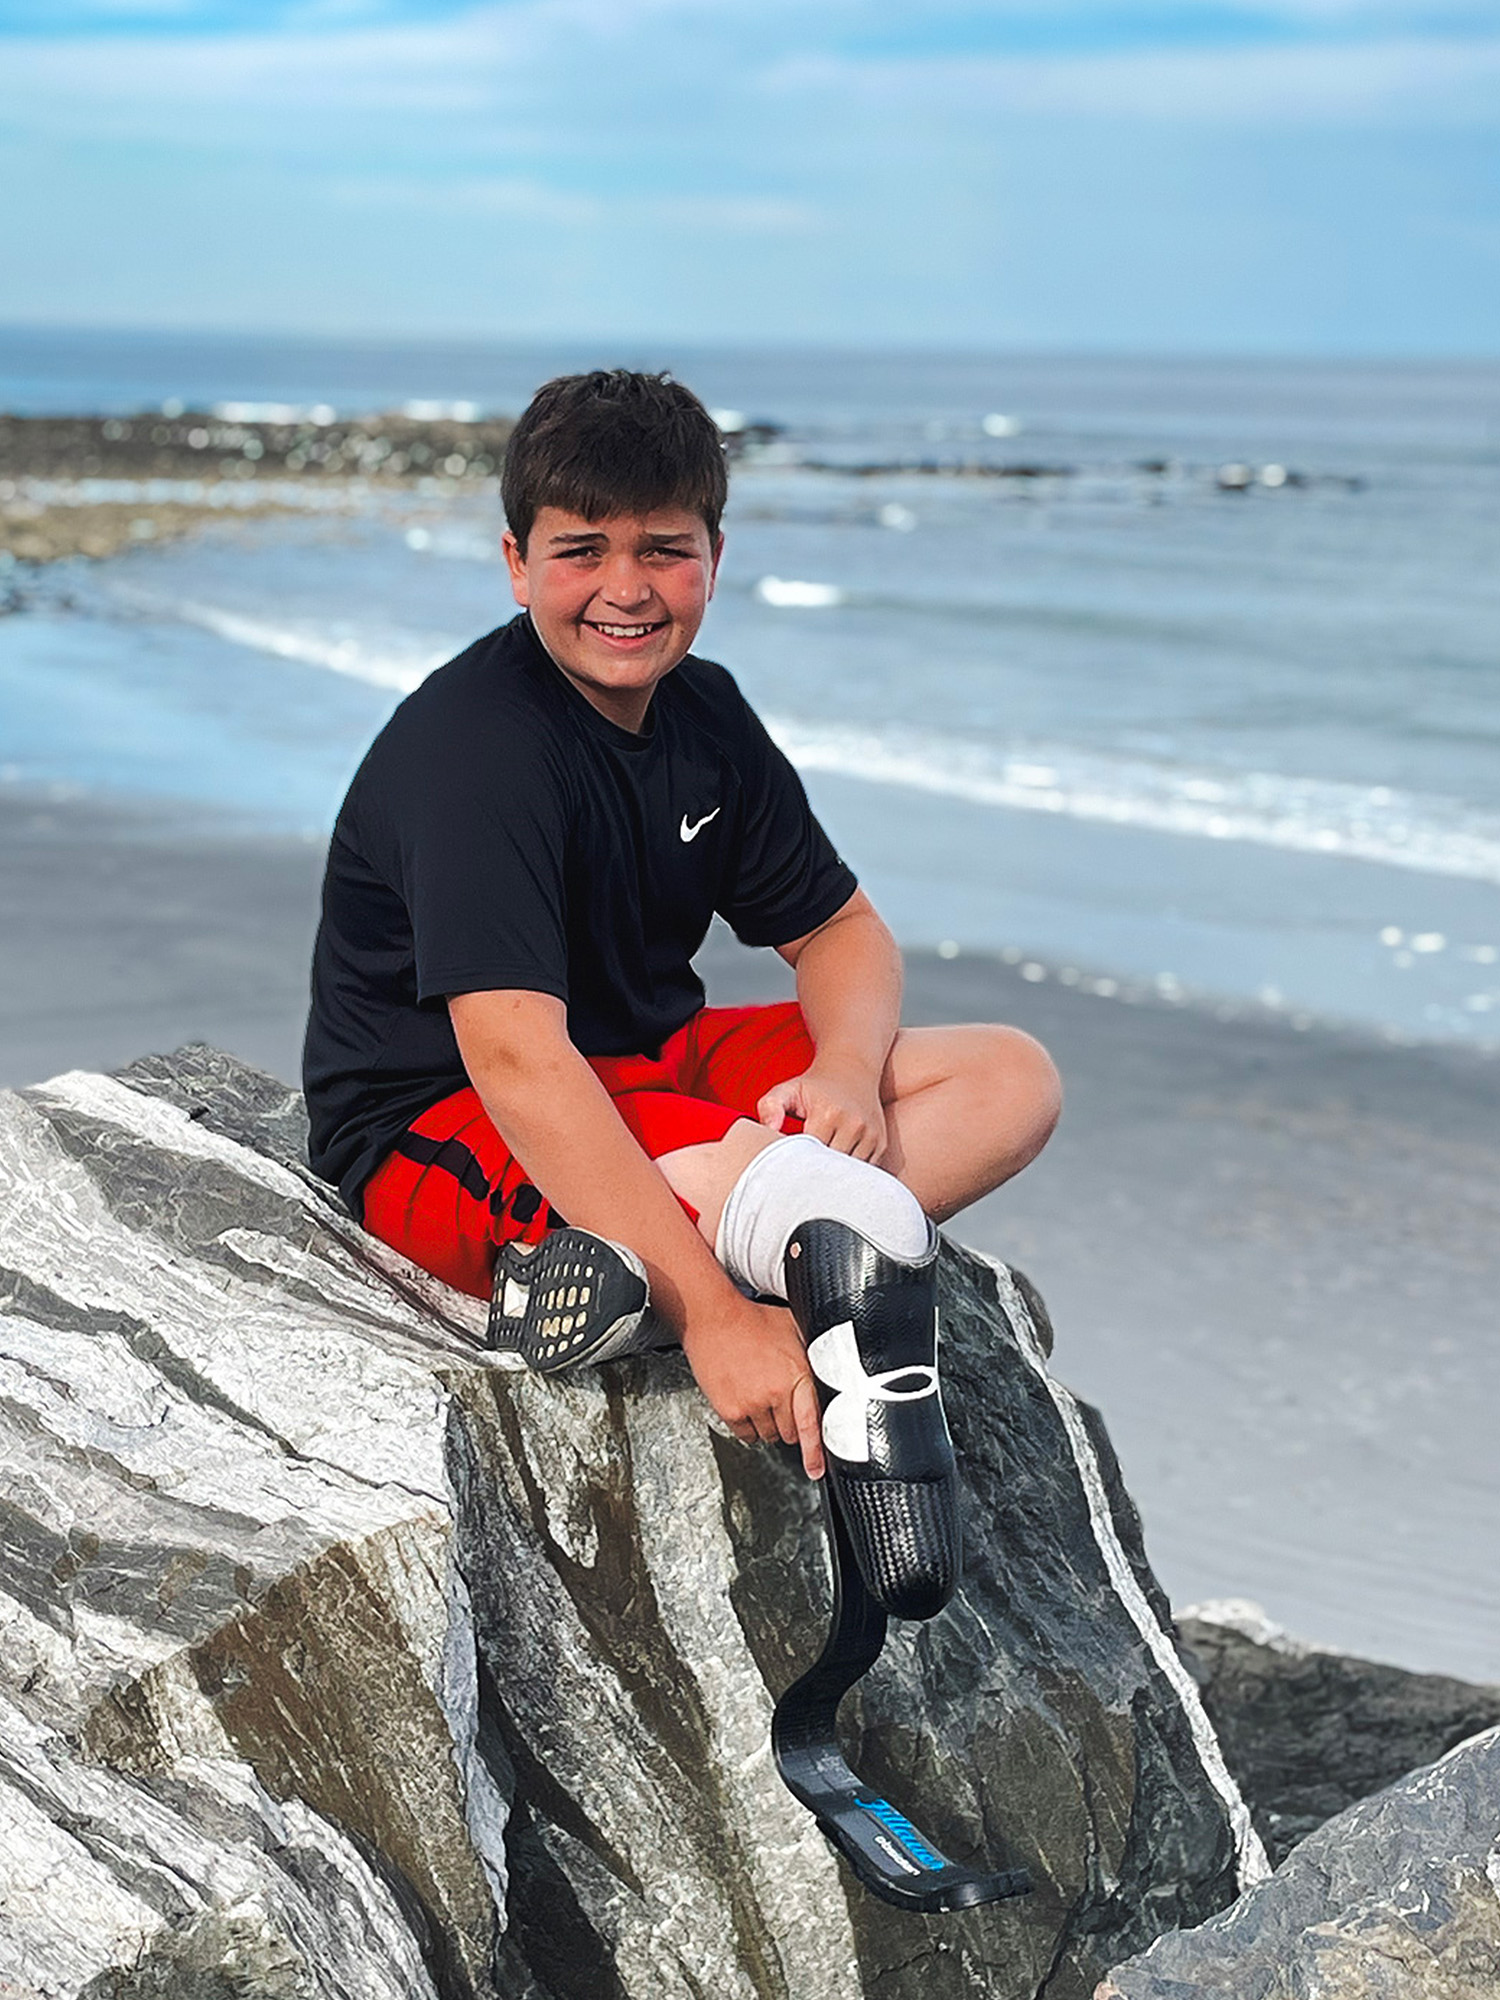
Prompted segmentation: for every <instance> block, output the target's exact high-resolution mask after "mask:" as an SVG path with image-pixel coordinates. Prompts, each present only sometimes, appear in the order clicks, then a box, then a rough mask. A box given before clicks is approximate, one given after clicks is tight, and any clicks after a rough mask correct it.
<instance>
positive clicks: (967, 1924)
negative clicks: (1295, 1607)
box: [0, 1050, 1264, 2000]
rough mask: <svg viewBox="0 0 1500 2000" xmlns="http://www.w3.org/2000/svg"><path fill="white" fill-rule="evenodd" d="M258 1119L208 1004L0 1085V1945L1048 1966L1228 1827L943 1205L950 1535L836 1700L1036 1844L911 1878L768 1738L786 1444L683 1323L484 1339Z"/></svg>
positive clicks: (812, 1650)
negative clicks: (876, 1861)
mask: <svg viewBox="0 0 1500 2000" xmlns="http://www.w3.org/2000/svg"><path fill="white" fill-rule="evenodd" d="M301 1137H302V1126H301V1115H300V1106H299V1104H298V1103H297V1101H296V1099H295V1098H294V1097H291V1096H289V1094H288V1093H287V1092H286V1091H285V1090H284V1089H283V1088H282V1087H281V1086H279V1085H276V1084H274V1083H273V1082H272V1081H271V1080H270V1079H267V1078H263V1077H258V1076H257V1075H256V1074H255V1073H254V1072H251V1071H248V1070H246V1069H244V1068H242V1067H241V1066H239V1065H238V1064H236V1063H234V1062H233V1061H232V1060H231V1059H229V1058H227V1057H222V1056H217V1055H215V1054H214V1053H213V1052H212V1051H204V1050H188V1051H180V1052H179V1053H178V1055H177V1056H175V1057H172V1058H165V1059H152V1060H151V1061H149V1062H146V1063H142V1064H138V1065H136V1066H134V1067H133V1069H132V1070H131V1071H129V1072H127V1073H126V1075H125V1077H124V1078H123V1079H109V1078H104V1077H98V1076H88V1075H82V1074H74V1075H70V1076H66V1077H61V1078H57V1079H55V1080H54V1081H53V1082H51V1083H50V1084H47V1085H44V1086H41V1087H39V1088H38V1089H36V1090H34V1091H30V1092H27V1093H26V1094H25V1095H24V1096H22V1097H15V1096H9V1095H7V1096H0V1217H3V1221H0V1381H3V1385H4V1394H3V1400H0V1520H3V1532H4V1540H5V1556H6V1560H5V1564H4V1570H3V1575H0V1592H3V1594H0V1667H3V1672H4V1677H5V1684H6V1686H7V1687H9V1688H10V1689H11V1690H12V1693H13V1702H14V1705H13V1706H9V1707H6V1708H5V1709H3V1710H0V1845H3V1847H4V1848H5V1851H6V1862H7V1867H6V1873H7V1875H8V1876H9V1877H10V1878H11V1879H12V1880H20V1881H21V1882H22V1888H21V1890H20V1891H19V1892H18V1893H12V1894H10V1895H8V1896H7V1897H5V1898H4V1899H3V1900H0V1993H4V1994H8V1993H9V1992H10V1991H11V1989H12V1988H14V1989H15V1990H17V1991H18V1992H21V1993H24V1994H27V1995H30V1994H32V1993H36V1994H45V1995H47V1996H49V2000H51V1996H57V2000H64V1996H68V1997H69V2000H71V1996H75V1995H76V1996H79V2000H82V1996H85V1995H87V1996H89V2000H103V1996H105V1995H111V1996H113V1995H119V1996H131V2000H134V1996H136V1995H139V1996H141V2000H144V1996H145V1995H146V1994H148V1993H149V1994H151V1995H153V1996H165V2000H220V1996H224V2000H228V1996H231V1995H234V1996H238V1995H245V1996H247V2000H248V1996H252V1995H253V1996H262V1995H265V1996H277V2000H279V1996H281V1995H282V1994H286V1995H297V1996H302V1995H308V1996H313V1995H317V1996H322V1995H330V1996H343V1995H345V1994H348V1995H350V1996H351V2000H352V1996H353V1995H356V1994H358V1995H360V1996H372V2000H384V1996H385V1995H386V1994H387V1993H390V1994H392V1995H397V1994H400V1995H404V1996H405V1995H410V1996H416V1997H417V2000H425V1996H427V1995H429V1994H432V1995H434V1996H441V2000H492V1997H493V2000H502V1997H504V2000H627V1996H628V2000H635V1996H640V2000H648V1996H649V2000H664V1996H679V1995H680V1996H682V2000H702V1996H704V1995H708V1994H712V1995H714V1996H715V2000H730V1996H745V2000H752V1997H753V2000H760V1996H770V1997H771V2000H825V1996H826V2000H855V1996H859V1995H865V1994H869V1995H879V1996H881V2000H906V1996H911V2000H916V1996H918V1995H920V1996H923V2000H948V1996H953V2000H958V1996H969V1995H973V1996H979V1995H981V1994H982V1995H984V1996H986V2000H1012V1996H1014V2000H1021V1996H1023V1995H1024V1996H1027V2000H1030V1996H1034V1995H1042V1994H1045V1995H1047V1996H1050V2000H1074V1996H1080V2000H1081V1996H1083V1995H1085V1994H1087V1993H1088V1992H1089V1991H1090V1990H1091V1989H1092V1987H1093V1985H1094V1984H1095V1982H1096V1981H1097V1979H1098V1978H1099V1976H1100V1975H1101V1973H1102V1972H1103V1970H1104V1969H1105V1968H1106V1967H1107V1966H1109V1965H1111V1964H1115V1963H1118V1962H1119V1961H1120V1960H1121V1959H1122V1958H1124V1957H1127V1956H1129V1955H1130V1954H1131V1953H1132V1952H1137V1951H1139V1950H1140V1949H1142V1948H1143V1947H1144V1946H1145V1945H1147V1944H1149V1943H1150V1941H1151V1940H1152V1939H1153V1938H1155V1937H1156V1936H1158V1935H1159V1933H1161V1932H1162V1931H1163V1930H1165V1929H1167V1928H1169V1927H1171V1926H1185V1925H1191V1924H1195V1923H1200V1922H1201V1921H1202V1920H1203V1919H1204V1918H1205V1917H1207V1916H1209V1915H1210V1914H1211V1913H1212V1912H1214V1911H1215V1910H1218V1909H1221V1908H1222V1907H1223V1906H1224V1905H1225V1904H1226V1903H1228V1902H1229V1901H1230V1900H1231V1898H1232V1897H1233V1896H1234V1895H1235V1894H1236V1893H1237V1892H1238V1891H1239V1890H1240V1889H1241V1888H1242V1887H1244V1886H1246V1885H1247V1884H1249V1883H1251V1882H1253V1881H1255V1880H1256V1879H1258V1877H1259V1875H1260V1873H1261V1872H1262V1870H1263V1866H1264V1863H1263V1858H1262V1856H1261V1850H1260V1845H1259V1841H1258V1839H1257V1837H1256V1835H1255V1833H1254V1831H1253V1829H1252V1828H1251V1825H1250V1821H1249V1815H1248V1813H1247V1811H1246V1809H1245V1807H1244V1805H1243V1803H1242V1801H1241V1799H1240V1797H1239V1794H1238V1792H1237V1790H1236V1788H1235V1786H1234V1783H1233V1780H1232V1779H1231V1778H1230V1777H1229V1775H1228V1772H1227V1770H1226V1769H1225V1767H1224V1763H1223V1759H1222V1756H1221V1755H1220V1752H1219V1749H1218V1746H1217V1743H1216V1740H1215V1738H1214V1736H1213V1733H1212V1730H1211V1729H1210V1727H1209V1725H1208V1723H1207V1720H1206V1718H1205V1716H1204V1714H1203V1710H1202V1708H1201V1705H1200V1703H1199V1700H1198V1695H1197V1690H1196V1687H1195V1685H1194V1683H1193V1681H1192V1680H1191V1679H1190V1677H1189V1676H1188V1674H1187V1673H1186V1672H1185V1671H1184V1669H1183V1667H1182V1666H1181V1664H1180V1662H1179V1660H1178V1658H1177V1655H1176V1652H1175V1651H1174V1649H1173V1646H1172V1644H1171V1642H1170V1640H1169V1638H1168V1636H1167V1631H1168V1628H1167V1622H1166V1618H1167V1614H1166V1607H1165V1604H1164V1603H1163V1601H1162V1598H1161V1594H1160V1592H1159V1590H1158V1589H1157V1586H1156V1584H1155V1582H1154V1579H1153V1578H1152V1576H1151V1573H1150V1570H1149V1568H1148V1567H1147V1564H1146V1560H1145V1556H1144V1553H1143V1550H1142V1547H1141V1541H1140V1533H1139V1526H1138V1523H1137V1521H1136V1517H1135V1513H1134V1510H1133V1508H1132V1506H1131V1504H1130V1501H1129V1499H1128V1497H1127V1495H1126V1494H1125V1492H1124V1490H1123V1487H1122V1486H1121V1484H1120V1481H1119V1476H1118V1471H1117V1468H1116V1466H1115V1463H1114V1459H1113V1455H1112V1453H1111V1451H1110V1449H1109V1445H1108V1441H1107V1439H1106V1437H1105V1435H1104V1432H1103V1429H1102V1426H1101V1424H1100V1422H1099V1420H1098V1418H1097V1417H1096V1416H1095V1415H1094V1413H1093V1412H1091V1411H1089V1410H1088V1409H1086V1408H1085V1407H1083V1406H1081V1405H1079V1404H1077V1403H1076V1402H1075V1401H1074V1400H1073V1399H1072V1398H1071V1397H1070V1396H1069V1395H1068V1394H1067V1392H1066V1391H1065V1390H1063V1389H1062V1388H1060V1387H1059V1386H1058V1385H1057V1384H1056V1383H1055V1382H1054V1381H1053V1380H1052V1379H1051V1377H1050V1375H1049V1374H1048V1372H1047V1368H1046V1364H1045V1356H1044V1340H1045V1322H1044V1319H1043V1317H1042V1315H1041V1313H1040V1308H1039V1305H1038V1303H1037V1302H1036V1301H1035V1300H1034V1298H1033V1297H1032V1296H1031V1295H1030V1294H1029V1292H1028V1291H1027V1290H1026V1288H1025V1287H1024V1285H1023V1284H1022V1283H1020V1282H1018V1281H1017V1280H1016V1279H1015V1277H1014V1276H1013V1274H1011V1273H1010V1272H1008V1271H1006V1270H1004V1269H1002V1268H1000V1267H997V1266H993V1265H990V1264H988V1263H985V1262H983V1261H981V1260H980V1259H978V1258H976V1257H974V1256H972V1255H970V1254H969V1253H967V1252H965V1251H962V1250H960V1249H957V1248H954V1247H952V1246H949V1247H948V1248H947V1250H946V1251H945V1253H944V1260H943V1287H944V1289H943V1342H944V1345H943V1356H944V1379H945V1387H946V1393H947V1399H948V1403H949V1412H950V1420H951V1422H952V1427H953V1431H954V1435H955V1441H956V1443H957V1446H958V1449H959V1453H960V1458H961V1462H962V1464H963V1468H964V1477H965V1482H966V1488H965V1494H964V1507H965V1525H966V1535H967V1541H968V1551H969V1553H968V1570H967V1577H966V1581H965V1584H964V1587H963V1589H962V1591H961V1593H960V1596H959V1598H958V1599H957V1600H956V1601H955V1603H954V1605H953V1606H951V1607H950V1608H949V1610H948V1611H947V1612H945V1613H944V1614H943V1615H942V1616H941V1617H940V1618H938V1619H936V1620H934V1621H933V1622H932V1623H931V1624H929V1625H926V1626H921V1627H913V1626H906V1627H897V1628H894V1630H893V1635H892V1639H891V1641H890V1643H889V1644H888V1647H887V1650H886V1653H885V1656H884V1657H883V1659H882V1660H881V1661H880V1663H879V1664H878V1666H877V1667H876V1669H875V1670H874V1671H873V1672H872V1674H871V1675H870V1676H869V1677H868V1679H867V1680H866V1681H865V1683H864V1684H863V1686H862V1688H861V1689H860V1690H859V1691H858V1693H857V1695H856V1696H855V1697H853V1698H851V1700H850V1701H849V1702H848V1703H847V1704H846V1708H845V1722H846V1725H847V1726H846V1738H847V1747H848V1749H849V1750H850V1752H851V1754H852V1761H853V1762H854V1763H855V1765H856V1768H858V1769H859V1770H860V1772H861V1774H862V1775H863V1776H864V1777H865V1778H866V1779H867V1780H868V1781H869V1782H870V1783H871V1784H873V1785H875V1786H877V1787H879V1788H880V1789H882V1790H883V1791H884V1792H885V1793H886V1795H887V1796H888V1797H889V1798H891V1799H892V1800H893V1802H894V1803H895V1804H896V1805H897V1806H898V1807H900V1808H901V1809H903V1810H905V1811H907V1812H909V1813H910V1814H911V1815H912V1816H913V1817H914V1818H916V1819H917V1821H918V1822H919V1824H920V1825H921V1826H922V1827H923V1829H924V1831H926V1832H927V1833H928V1834H929V1835H930V1836H932V1837H933V1838H935V1839H937V1840H938V1842H939V1843H940V1844H941V1845H943V1846H944V1847H946V1848H947V1849H948V1850H949V1851H950V1852H952V1853H953V1854H954V1855H955V1856H959V1857H964V1858H980V1857H984V1858H987V1859H990V1860H992V1861H994V1862H995V1863H996V1864H1004V1863H1008V1862H1021V1863H1024V1864H1025V1865H1026V1866H1027V1867H1028V1868H1029V1869H1030V1870H1031V1871H1032V1874H1033V1876H1034V1878H1035V1880H1036V1882H1037V1890H1036V1893H1035V1894H1034V1895H1033V1896H1032V1897H1030V1898H1029V1899H1027V1900H1026V1901H1025V1902H1022V1903H1017V1904H1009V1905H1002V1906H997V1907H995V1908H992V1909H987V1910H977V1911H970V1912H966V1913H964V1914H962V1915H958V1916H950V1917H941V1918H919V1917H912V1916H907V1915H903V1914H900V1913H897V1912H896V1911H894V1910H891V1909H888V1908H887V1907H885V1906H884V1905H881V1904H879V1903H876V1902H874V1901H872V1900H871V1899H870V1898H869V1897H868V1896H866V1895H865V1894H864V1892H863V1891H861V1890H860V1889H859V1888H858V1887H857V1886H856V1885H855V1884H854V1883H853V1882H852V1880H851V1879H850V1878H849V1876H848V1875H847V1874H846V1873H845V1872H844V1871H843V1870H842V1869H841V1867H840V1865H839V1864H838V1863H837V1862H836V1860H835V1859H834V1857H833V1855H832V1853H831V1852H830V1850H829V1849H828V1847H827V1846H826V1845H825V1843H824V1842H823V1840H822V1837H821V1836H820V1835H819V1834H818V1833H817V1831H816V1829H815V1827H814V1825H813V1823H812V1821H811V1820H810V1818H809V1817H808V1816H807V1814H805V1813H804V1812H803V1811H802V1809H801V1808H800V1807H798V1806H797V1805H796V1804H795V1803H794V1802H793V1800H792V1799H791V1798H790V1796H789V1795H788V1794H787V1793H786V1791H785V1790H784V1788H783V1787H782V1786H781V1784H780V1782H779V1780H778V1778H777V1776H776V1773H775V1769H774V1766H773V1764H772V1762H771V1758H770V1752H769V1724H770V1714H771V1708H772V1705H773V1702H774V1699H775V1697H776V1695H777V1694H779V1693H780V1692H781V1690H782V1689H783V1688H784V1687H785V1686H786V1685H787V1684H788V1683H789V1682H790V1681H791V1680H792V1679H793V1678H795V1676H796V1675H797V1674H798V1673H800V1672H801V1671H802V1670H803V1668H804V1667H805V1666H806V1665H808V1664H809V1663H810V1661H811V1660H812V1659H813V1657H814V1656H815V1655H816V1653H817V1651H818V1648H819V1646H820V1644H821V1641H822V1638H823V1634H824V1628H825V1621H826V1617H827V1595H828V1589H827V1579H826V1561H825V1555H824V1546H823V1532H822V1526H821V1521H820V1517H819V1515H818V1512H817V1507H816V1496H815V1494H814V1493H813V1491H812V1490H811V1489H810V1488H809V1487H808V1486H807V1484H806V1482H805V1481H803V1480H802V1478H801V1477H800V1474H799V1473H798V1471H797V1469H796V1467H795V1465H794V1464H789V1463H788V1462H787V1460H786V1458H785V1457H784V1456H782V1455H780V1454H772V1453H769V1452H766V1451H763V1450H762V1451H757V1450H750V1449H747V1448H745V1447H743V1446H740V1445H738V1444H737V1443H735V1442H734V1441H733V1440H732V1439H730V1438H729V1437H727V1436H725V1435H723V1434H722V1433H721V1432H719V1431H718V1430H717V1429H716V1428H715V1427H714V1426H713V1425H712V1424H711V1423H710V1421H709V1418H708V1412H707V1410H706V1407H705V1405H704V1404H703V1402H702V1399H701V1397H700V1396H699V1395H698V1392H697V1390H696V1388H695V1387H694V1385H693V1384H692V1381H691V1378H690V1377H689V1375H688V1373H687V1370H686V1367H685V1364H684V1363H683V1362H682V1360H681V1357H680V1356H678V1355H675V1354H673V1355H661V1356H653V1357H648V1358H645V1359H640V1360H634V1361H629V1362H625V1363H621V1364H616V1365H614V1366H612V1367H606V1368H605V1369H602V1370H599V1371H597V1372H596V1373H593V1374H590V1375H586V1376H584V1377H581V1378H578V1379H575V1380H563V1381H555V1380H546V1379H543V1378H540V1377H536V1376H532V1375H529V1374H527V1373H526V1372H525V1371H524V1370H519V1369H516V1368H513V1367H512V1366H511V1365H510V1364H509V1361H508V1358H506V1357H497V1356H490V1355H486V1354H484V1353H483V1352H482V1351H481V1350H480V1348H479V1345H478V1340H479V1334H480V1330H481V1321H482V1312H481V1310H480V1309H479V1307H478V1306H477V1304H476V1302H474V1301H471V1300H464V1299H461V1298H459V1297H458V1296H457V1295H456V1294H453V1293H451V1292H448V1291H447V1290H445V1288H443V1287H442V1286H440V1285H438V1284H436V1283H435V1282H434V1281H432V1280H430V1279H428V1278H425V1277H424V1276H423V1275H422V1274H421V1273H419V1272H416V1271H414V1270H413V1268H412V1267H411V1266H410V1265H407V1264H405V1263H404V1262H403V1261H402V1260H401V1259H399V1258H397V1257H396V1256H394V1255H393V1253H391V1252H389V1251H387V1250H385V1249H384V1248H383V1247H382V1246H380V1245H379V1244H376V1243H374V1242H373V1241H372V1240H371V1239H369V1238H367V1237H365V1236H364V1235H363V1233H362V1232H361V1231H359V1230H358V1229H357V1228H356V1227H355V1226H354V1225H353V1224H352V1223H351V1222H350V1221H349V1219H348V1218H347V1216H345V1215H344V1214H343V1213H342V1211H341V1210H340V1209H339V1208H338V1207H337V1205H336V1203H335V1201H334V1199H333V1197H332V1196H331V1194H330V1193H329V1191H328V1190H326V1189H322V1188H321V1187H320V1186H319V1185H318V1184H317V1183H315V1182H314V1181H312V1180H311V1178H310V1177H309V1176H308V1175H307V1173H306V1171H305V1169H304V1168H303V1167H302V1166H301V1164H300V1150H301ZM18 1870H19V1871H20V1873H19V1875H18V1873H17V1871H18ZM7 1982H9V1985H8V1984H7Z"/></svg>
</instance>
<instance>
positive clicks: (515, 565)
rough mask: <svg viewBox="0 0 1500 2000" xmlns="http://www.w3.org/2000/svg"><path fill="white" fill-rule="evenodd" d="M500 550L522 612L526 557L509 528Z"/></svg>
mask: <svg viewBox="0 0 1500 2000" xmlns="http://www.w3.org/2000/svg"><path fill="white" fill-rule="evenodd" d="M721 539H722V538H721ZM500 548H501V551H502V553H503V554H504V556H505V567H506V568H507V569H508V570H509V571H510V588H511V595H512V596H513V597H514V598H515V600H516V602H517V604H519V605H520V607H521V609H522V610H523V611H525V610H528V609H529V608H530V605H531V585H530V583H529V581H528V579H527V575H526V557H525V555H524V554H523V553H522V549H521V544H520V543H519V542H518V541H517V540H516V538H515V536H514V535H513V534H512V533H511V531H510V529H509V528H507V529H506V531H505V533H504V534H503V535H502V536H501V537H500ZM716 560H717V559H716Z"/></svg>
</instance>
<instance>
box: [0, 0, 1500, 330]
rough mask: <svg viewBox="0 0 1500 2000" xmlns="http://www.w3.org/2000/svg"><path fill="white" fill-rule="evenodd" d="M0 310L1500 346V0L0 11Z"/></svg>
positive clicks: (264, 1) (322, 5)
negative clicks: (1435, 0) (1443, 0)
mask: <svg viewBox="0 0 1500 2000" xmlns="http://www.w3.org/2000/svg"><path fill="white" fill-rule="evenodd" d="M0 190H3V193H0V322H4V323H9V324H20V325H33V326H37V325H40V326H50V325H58V326H63V325H66V326H90V327H115V326H118V327H138V328H173V329H215V330H223V331H250V332H280V333H316V334H328V335H338V336H347V335H359V334H379V335H381V336H418V337H429V336H463V337H491V336H493V337H502V338H507V337H508V338H517V339H533V338H541V339H556V338H565V339H583V340H590V339H595V338H599V337H623V338H631V339H644V340H657V339H663V338H667V339H671V340H673V341H679V342H690V341H699V342H731V343H735V344H741V345H743V344H754V343H766V342H775V343H783V342H784V343H819V344H835V345H843V346H851V345H859V346H863V345H880V346H887V347H889V346H910V347H922V348H932V347H937V348H942V347H949V348H967V349H975V348H979V349H988V348H1008V349H1028V350H1047V349H1052V350H1064V351H1075V352H1080V351H1081V352H1087V351H1115V352H1156V353H1167V352H1172V353H1183V352H1187V353H1193V352H1197V353H1251V354H1255V353H1286V354H1381V355H1385V354H1390V355H1455V354H1473V355H1494V354H1496V353H1500V0H1467V4H1465V0H1450V4H1447V5H1439V4H1422V0H1234V4H1219V0H1161V4H1157V5H1133V4H1127V0H816V4H813V5H809V4H808V0H481V4H472V0H471V3H470V4H458V0H0Z"/></svg>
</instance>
